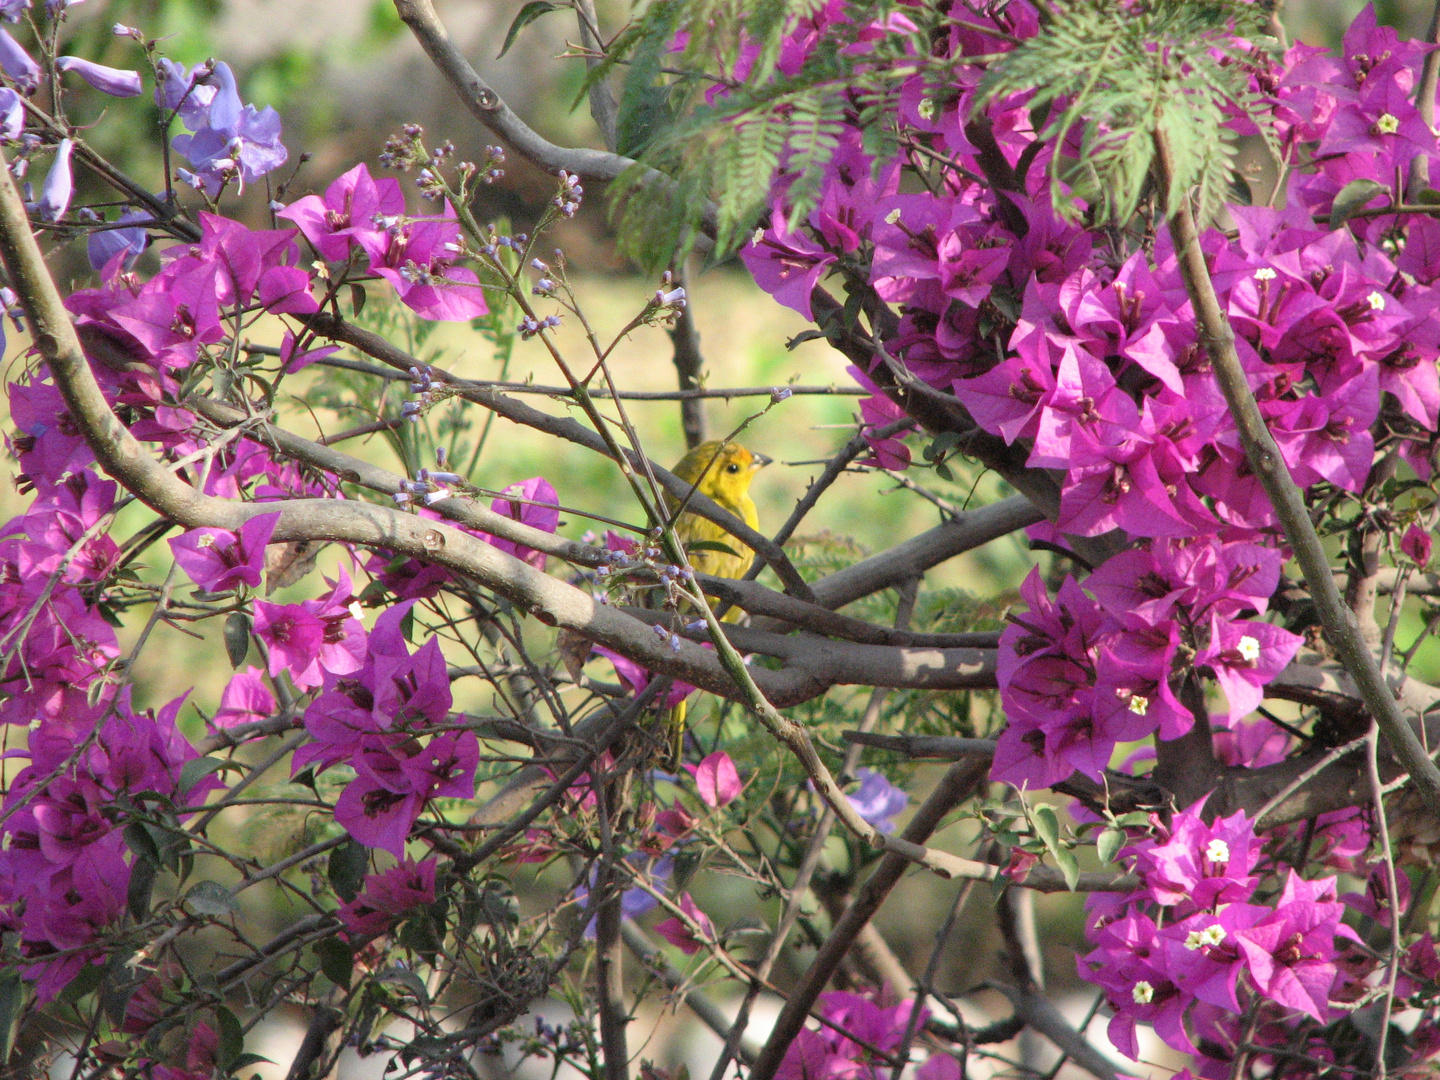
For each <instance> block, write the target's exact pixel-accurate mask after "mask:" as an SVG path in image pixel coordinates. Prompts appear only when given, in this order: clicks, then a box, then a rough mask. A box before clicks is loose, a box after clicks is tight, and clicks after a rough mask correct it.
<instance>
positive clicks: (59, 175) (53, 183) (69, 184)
mask: <svg viewBox="0 0 1440 1080" xmlns="http://www.w3.org/2000/svg"><path fill="white" fill-rule="evenodd" d="M4 32H5V31H3V30H0V34H3V33H4ZM74 149H75V143H74V141H73V140H71V139H61V140H60V145H59V146H57V147H56V148H55V160H54V161H53V162H51V164H50V171H49V172H48V173H46V174H45V183H43V184H42V185H40V198H39V199H37V200H36V202H35V213H36V215H37V216H38V217H39V218H40V220H41V221H59V220H60V219H61V218H62V217H64V216H65V211H66V210H68V209H69V208H70V197H71V196H72V195H73V194H74V193H75V177H74V175H73V173H72V172H71V170H70V154H71V152H72V151H73V150H74Z"/></svg>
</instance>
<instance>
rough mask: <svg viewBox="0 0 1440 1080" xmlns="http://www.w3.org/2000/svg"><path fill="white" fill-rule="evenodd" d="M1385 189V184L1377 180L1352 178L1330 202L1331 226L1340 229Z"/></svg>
mask: <svg viewBox="0 0 1440 1080" xmlns="http://www.w3.org/2000/svg"><path fill="white" fill-rule="evenodd" d="M1385 190H1387V189H1386V187H1385V185H1384V184H1382V183H1380V182H1379V181H1376V180H1370V179H1368V178H1364V177H1362V178H1361V179H1359V180H1351V181H1350V183H1348V184H1346V185H1345V186H1344V187H1343V188H1341V189H1340V191H1339V192H1338V193H1337V194H1336V196H1335V201H1334V202H1333V203H1331V204H1330V228H1332V229H1338V228H1339V227H1340V226H1341V225H1343V224H1345V222H1347V221H1349V220H1350V218H1352V217H1353V216H1354V215H1355V213H1356V211H1358V210H1360V209H1361V208H1362V207H1363V206H1364V205H1365V204H1366V203H1368V202H1369V201H1370V200H1371V199H1373V198H1375V196H1376V195H1379V194H1380V193H1381V192H1383V191H1385Z"/></svg>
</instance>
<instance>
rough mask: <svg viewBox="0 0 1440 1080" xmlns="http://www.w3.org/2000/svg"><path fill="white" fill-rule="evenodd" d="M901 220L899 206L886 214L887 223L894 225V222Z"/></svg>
mask: <svg viewBox="0 0 1440 1080" xmlns="http://www.w3.org/2000/svg"><path fill="white" fill-rule="evenodd" d="M899 220H900V208H899V207H898V206H897V207H896V208H895V209H894V210H891V211H890V212H889V213H888V214H886V215H885V224H886V225H894V224H895V223H896V222H897V221H899Z"/></svg>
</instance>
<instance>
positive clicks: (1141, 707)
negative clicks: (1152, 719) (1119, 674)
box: [1130, 694, 1150, 716]
mask: <svg viewBox="0 0 1440 1080" xmlns="http://www.w3.org/2000/svg"><path fill="white" fill-rule="evenodd" d="M1149 710H1150V699H1149V698H1148V697H1145V696H1144V695H1143V694H1131V695H1130V711H1131V712H1133V713H1134V714H1135V715H1136V716H1144V715H1145V714H1146V713H1147V712H1148V711H1149Z"/></svg>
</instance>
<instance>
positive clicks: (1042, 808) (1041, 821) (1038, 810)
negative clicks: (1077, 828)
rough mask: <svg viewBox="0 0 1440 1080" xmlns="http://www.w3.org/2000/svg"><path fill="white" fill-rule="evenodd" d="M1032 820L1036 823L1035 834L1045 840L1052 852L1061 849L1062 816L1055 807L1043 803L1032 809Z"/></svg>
mask: <svg viewBox="0 0 1440 1080" xmlns="http://www.w3.org/2000/svg"><path fill="white" fill-rule="evenodd" d="M1030 820H1031V821H1032V822H1034V825H1035V835H1036V836H1038V837H1040V839H1041V840H1044V841H1045V846H1046V847H1047V848H1049V849H1050V850H1051V851H1052V852H1054V851H1059V850H1061V846H1060V818H1059V817H1058V816H1056V814H1055V809H1054V807H1050V806H1046V805H1045V804H1044V803H1041V804H1040V805H1039V806H1036V807H1035V808H1034V809H1032V810H1031V811H1030Z"/></svg>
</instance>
